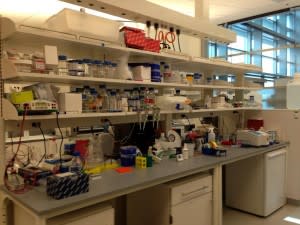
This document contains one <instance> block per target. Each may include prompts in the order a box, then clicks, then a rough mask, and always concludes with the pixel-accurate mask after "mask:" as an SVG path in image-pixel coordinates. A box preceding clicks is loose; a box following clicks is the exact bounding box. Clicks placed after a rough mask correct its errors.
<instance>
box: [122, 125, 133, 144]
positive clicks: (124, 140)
mask: <svg viewBox="0 0 300 225" xmlns="http://www.w3.org/2000/svg"><path fill="white" fill-rule="evenodd" d="M135 125H136V123H134V124H133V126H132V128H131V130H130V131H129V134H128V135H127V136H126V137H124V138H123V139H122V140H121V141H120V143H121V144H125V143H127V141H128V140H129V139H130V138H131V136H132V133H133V131H134V128H135Z"/></svg>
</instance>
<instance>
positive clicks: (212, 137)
mask: <svg viewBox="0 0 300 225" xmlns="http://www.w3.org/2000/svg"><path fill="white" fill-rule="evenodd" d="M207 141H208V142H210V141H216V134H215V132H214V128H213V127H210V128H208V135H207Z"/></svg>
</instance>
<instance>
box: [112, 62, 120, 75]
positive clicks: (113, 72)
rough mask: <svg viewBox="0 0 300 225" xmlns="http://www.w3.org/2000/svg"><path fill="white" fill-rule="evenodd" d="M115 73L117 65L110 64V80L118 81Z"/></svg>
mask: <svg viewBox="0 0 300 225" xmlns="http://www.w3.org/2000/svg"><path fill="white" fill-rule="evenodd" d="M116 71H117V63H112V64H111V73H112V78H114V79H119V76H118V74H117V73H116Z"/></svg>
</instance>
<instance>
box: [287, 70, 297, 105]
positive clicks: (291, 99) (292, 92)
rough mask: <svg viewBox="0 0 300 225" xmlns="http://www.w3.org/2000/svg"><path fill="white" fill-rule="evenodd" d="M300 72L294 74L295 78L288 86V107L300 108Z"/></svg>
mask: <svg viewBox="0 0 300 225" xmlns="http://www.w3.org/2000/svg"><path fill="white" fill-rule="evenodd" d="M299 96H300V73H295V74H294V79H293V80H291V81H289V82H288V84H287V87H286V107H287V108H288V109H300V99H299Z"/></svg>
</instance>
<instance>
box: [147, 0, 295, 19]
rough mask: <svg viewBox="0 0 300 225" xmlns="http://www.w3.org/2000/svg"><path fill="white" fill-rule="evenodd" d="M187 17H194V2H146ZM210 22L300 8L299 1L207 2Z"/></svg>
mask: <svg viewBox="0 0 300 225" xmlns="http://www.w3.org/2000/svg"><path fill="white" fill-rule="evenodd" d="M148 1H150V2H153V3H156V4H159V5H163V6H165V7H168V8H171V9H173V10H176V11H179V12H181V13H184V14H187V15H191V16H193V15H194V0H148ZM208 2H209V14H210V20H211V21H212V22H213V23H216V24H220V23H225V22H230V21H234V20H238V19H242V18H247V17H251V16H255V15H259V14H263V13H266V12H272V11H276V10H280V9H284V8H289V7H293V6H300V0H208Z"/></svg>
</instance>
